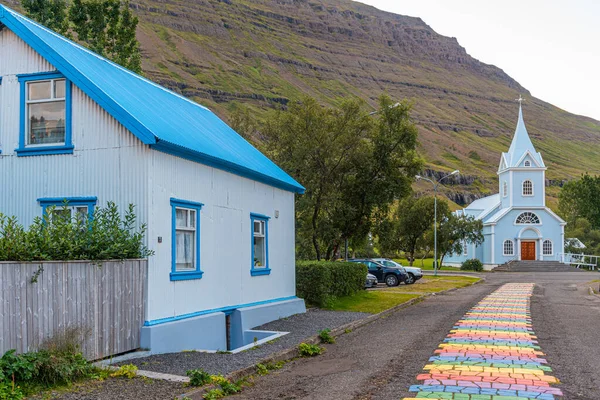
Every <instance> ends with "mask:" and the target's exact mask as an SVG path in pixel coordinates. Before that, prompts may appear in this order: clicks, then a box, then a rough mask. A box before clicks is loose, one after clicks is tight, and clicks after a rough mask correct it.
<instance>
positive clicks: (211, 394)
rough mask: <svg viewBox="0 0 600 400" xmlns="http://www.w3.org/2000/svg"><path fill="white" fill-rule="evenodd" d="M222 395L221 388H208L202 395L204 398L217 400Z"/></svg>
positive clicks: (223, 395)
mask: <svg viewBox="0 0 600 400" xmlns="http://www.w3.org/2000/svg"><path fill="white" fill-rule="evenodd" d="M223 397H225V392H223V390H221V389H212V390H209V391H208V392H206V393H204V395H203V396H202V398H203V399H204V400H217V399H222V398H223Z"/></svg>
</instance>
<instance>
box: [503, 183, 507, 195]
mask: <svg viewBox="0 0 600 400" xmlns="http://www.w3.org/2000/svg"><path fill="white" fill-rule="evenodd" d="M502 196H504V197H506V196H508V183H506V181H504V183H503V184H502Z"/></svg>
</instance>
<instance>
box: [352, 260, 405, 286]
mask: <svg viewBox="0 0 600 400" xmlns="http://www.w3.org/2000/svg"><path fill="white" fill-rule="evenodd" d="M348 261H349V262H353V263H361V264H365V265H366V266H367V268H368V269H369V273H370V274H373V275H375V276H376V277H377V281H379V282H382V283H385V284H386V285H388V286H398V285H399V284H400V282H404V281H406V279H407V278H408V275H407V274H406V272H405V271H404V269H403V268H390V267H386V266H385V265H382V264H380V263H378V262H375V261H372V260H367V259H364V258H353V259H351V260H348Z"/></svg>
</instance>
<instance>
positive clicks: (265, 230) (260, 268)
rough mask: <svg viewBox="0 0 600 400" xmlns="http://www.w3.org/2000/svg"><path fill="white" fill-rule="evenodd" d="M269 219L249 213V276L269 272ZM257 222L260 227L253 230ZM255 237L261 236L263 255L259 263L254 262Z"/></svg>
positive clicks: (267, 273)
mask: <svg viewBox="0 0 600 400" xmlns="http://www.w3.org/2000/svg"><path fill="white" fill-rule="evenodd" d="M269 220H270V217H268V216H266V215H262V214H255V213H250V229H251V231H250V233H251V243H250V245H251V249H250V250H251V254H252V256H251V259H250V265H251V267H250V275H251V276H260V275H269V274H270V273H271V268H270V264H269ZM257 224H258V226H259V227H260V228H259V230H258V232H257V231H255V229H254V227H255V226H256V225H257ZM256 238H263V239H264V240H263V249H262V252H263V255H264V262H263V263H262V264H260V265H257V264H256V255H255V252H254V247H255V244H254V242H255V240H256Z"/></svg>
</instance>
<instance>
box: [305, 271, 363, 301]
mask: <svg viewBox="0 0 600 400" xmlns="http://www.w3.org/2000/svg"><path fill="white" fill-rule="evenodd" d="M366 277H367V266H366V265H364V264H357V263H349V262H337V261H333V262H332V261H298V262H297V263H296V291H297V294H298V296H299V297H302V298H303V299H304V300H305V301H306V302H307V303H308V304H310V305H314V306H318V307H324V306H327V305H328V304H329V303H331V301H333V300H335V299H336V298H337V297H343V296H350V295H352V294H355V293H357V292H359V291H360V290H363V289H364V287H365V279H366Z"/></svg>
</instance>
